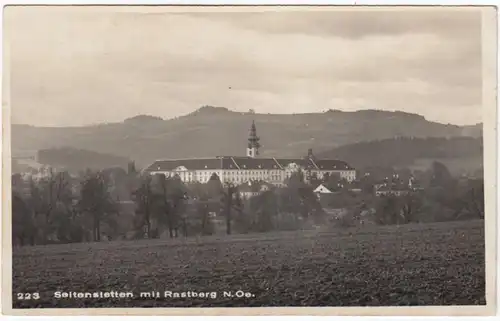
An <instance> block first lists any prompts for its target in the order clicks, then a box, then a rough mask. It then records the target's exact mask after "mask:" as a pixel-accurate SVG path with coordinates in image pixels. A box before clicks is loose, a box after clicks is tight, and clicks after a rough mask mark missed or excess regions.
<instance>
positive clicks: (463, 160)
mask: <svg viewBox="0 0 500 321" xmlns="http://www.w3.org/2000/svg"><path fill="white" fill-rule="evenodd" d="M316 156H317V157H318V158H337V159H342V160H345V161H347V162H349V163H350V164H351V165H352V166H354V167H356V168H367V167H410V168H411V167H421V166H422V167H425V166H426V165H428V163H430V162H431V161H434V160H439V161H441V162H444V163H445V164H447V165H448V166H451V167H452V169H454V170H455V171H457V170H461V171H474V170H477V169H479V168H481V166H482V160H483V140H482V138H481V137H480V138H473V137H453V138H442V137H439V138H436V137H430V138H410V137H401V138H392V139H382V140H372V141H367V142H360V143H356V144H349V145H345V146H341V147H338V148H335V149H332V150H329V151H325V152H322V153H318V154H317V155H316Z"/></svg>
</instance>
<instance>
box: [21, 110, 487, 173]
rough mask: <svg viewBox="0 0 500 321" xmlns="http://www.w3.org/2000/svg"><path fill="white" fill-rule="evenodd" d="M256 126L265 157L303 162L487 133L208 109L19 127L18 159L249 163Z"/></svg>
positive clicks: (367, 118) (387, 115) (419, 121)
mask: <svg viewBox="0 0 500 321" xmlns="http://www.w3.org/2000/svg"><path fill="white" fill-rule="evenodd" d="M252 121H255V123H256V126H257V132H258V135H259V136H260V137H261V143H262V149H261V155H262V156H264V157H266V156H276V157H297V156H302V155H304V154H305V153H307V149H308V148H313V150H315V151H321V150H329V149H331V148H334V147H337V146H341V145H345V144H352V143H356V142H361V141H367V140H373V139H387V138H392V137H395V136H414V137H429V136H431V137H452V136H478V135H481V125H474V126H457V125H450V124H441V123H435V122H431V121H428V120H426V119H425V118H424V117H422V116H420V115H416V114H409V113H404V112H388V111H377V110H364V111H356V112H343V111H337V110H330V111H327V112H323V113H309V114H255V113H253V112H245V113H241V112H234V111H231V110H228V109H227V108H221V107H202V108H200V109H198V110H197V111H195V112H193V113H190V114H187V115H186V116H182V117H177V118H174V119H169V120H164V119H161V118H159V117H153V116H145V115H139V116H136V117H133V118H129V119H127V120H125V121H123V122H119V123H107V124H100V125H92V126H83V127H51V128H46V127H34V126H28V125H13V126H12V151H13V155H14V156H15V155H16V153H24V152H26V151H38V150H40V149H51V148H61V147H72V148H75V149H84V150H89V151H94V152H98V153H106V154H112V155H117V156H120V157H125V158H129V159H133V160H136V161H137V162H138V164H139V165H140V166H146V165H149V164H150V163H151V162H153V161H154V160H156V159H161V158H184V157H206V156H217V155H244V154H245V148H246V140H247V137H248V130H249V128H250V124H251V123H252Z"/></svg>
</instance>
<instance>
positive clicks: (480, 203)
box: [459, 179, 485, 219]
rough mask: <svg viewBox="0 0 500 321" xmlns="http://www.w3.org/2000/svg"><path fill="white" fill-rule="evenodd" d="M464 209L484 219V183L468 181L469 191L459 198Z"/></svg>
mask: <svg viewBox="0 0 500 321" xmlns="http://www.w3.org/2000/svg"><path fill="white" fill-rule="evenodd" d="M459 202H460V203H461V206H462V208H463V209H465V210H466V211H468V212H469V213H471V214H472V215H474V216H475V217H477V218H481V219H483V218H484V203H485V201H484V181H483V180H482V179H474V180H470V181H468V184H467V190H466V191H465V192H464V193H463V194H462V195H461V197H459Z"/></svg>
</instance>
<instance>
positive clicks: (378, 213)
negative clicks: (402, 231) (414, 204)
mask: <svg viewBox="0 0 500 321" xmlns="http://www.w3.org/2000/svg"><path fill="white" fill-rule="evenodd" d="M399 218H400V207H399V204H398V201H397V197H396V196H383V197H380V199H379V201H378V202H377V204H376V207H375V222H376V223H377V224H379V225H392V224H397V223H398V220H399Z"/></svg>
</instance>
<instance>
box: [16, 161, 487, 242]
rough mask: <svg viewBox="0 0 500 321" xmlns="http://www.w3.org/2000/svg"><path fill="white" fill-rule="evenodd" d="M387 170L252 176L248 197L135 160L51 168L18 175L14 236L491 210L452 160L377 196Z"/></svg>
mask: <svg viewBox="0 0 500 321" xmlns="http://www.w3.org/2000/svg"><path fill="white" fill-rule="evenodd" d="M384 174H386V173H378V174H377V173H370V175H361V176H360V178H359V180H358V181H356V182H355V184H356V185H357V186H361V188H360V189H358V190H357V191H356V192H353V190H352V189H351V188H350V186H351V183H349V182H346V181H345V180H342V179H340V178H339V177H338V176H335V175H331V176H326V177H324V178H322V179H318V178H317V177H316V178H314V177H313V179H311V178H309V179H306V175H307V173H304V172H301V171H299V172H297V173H295V174H293V175H292V176H291V177H290V178H288V179H287V181H286V182H285V183H286V184H285V186H284V187H272V186H271V187H269V186H270V185H268V184H263V182H258V181H254V182H249V184H251V185H252V187H254V191H256V192H255V194H253V195H250V196H249V197H247V196H245V194H243V193H241V188H242V187H241V186H235V185H231V184H222V183H221V181H220V179H219V177H218V176H217V175H216V174H215V173H214V174H213V175H212V177H211V178H210V180H209V181H208V182H207V183H199V182H192V183H184V182H182V181H181V180H180V179H179V178H178V177H175V176H174V177H167V176H165V175H149V174H141V173H139V172H138V171H137V170H136V169H135V166H133V165H129V168H128V171H125V170H123V169H119V168H112V169H105V170H98V171H95V170H87V171H85V172H81V173H80V174H79V175H77V176H71V175H69V174H68V173H67V172H56V171H50V172H49V174H48V175H46V176H45V177H42V178H39V179H33V178H30V179H27V180H26V179H22V177H20V175H19V174H15V175H13V176H12V187H13V188H12V237H13V244H15V245H21V246H22V245H37V244H51V243H78V242H92V241H94V242H99V241H103V240H116V239H144V238H148V239H151V238H158V237H160V236H161V235H164V237H170V238H177V237H189V236H195V235H211V234H215V233H224V234H234V233H253V232H272V231H277V230H298V229H305V228H312V227H314V226H316V227H318V226H320V227H321V226H330V224H333V225H334V226H352V225H354V224H357V222H359V221H362V218H364V219H366V218H367V217H369V219H370V220H371V221H372V222H373V223H374V224H380V225H387V224H406V223H411V222H431V221H443V220H456V219H469V218H483V217H484V187H483V181H482V179H466V180H463V179H459V178H455V177H452V175H451V174H450V173H449V171H448V170H447V168H446V166H444V165H443V164H441V163H438V162H435V163H434V164H433V166H432V168H430V169H429V170H428V171H426V172H424V173H421V175H420V176H419V177H418V178H419V179H420V180H421V181H422V182H423V183H422V186H423V188H422V189H421V190H419V191H413V192H411V193H408V194H405V195H402V196H390V195H389V196H383V197H377V196H376V195H375V194H374V186H375V185H376V184H377V183H380V182H381V181H382V182H384V179H381V177H383V176H384ZM411 174H412V173H406V172H404V171H403V172H401V176H399V174H398V175H395V176H394V175H393V176H392V178H393V177H397V179H399V180H401V177H405V176H404V175H411ZM392 178H391V179H392ZM404 179H406V177H405V178H404ZM385 181H387V180H385ZM319 183H324V184H326V185H329V186H337V187H338V188H337V189H336V190H335V192H334V193H332V194H329V195H326V197H323V196H321V197H318V195H316V194H315V193H314V188H315V187H316V186H317V184H319ZM261 187H266V188H262V189H261ZM331 209H343V210H345V211H344V212H346V213H347V214H346V215H343V216H341V217H334V218H333V223H332V216H331V215H330V214H329V213H328V211H329V210H331ZM367 213H368V214H369V215H368V216H367Z"/></svg>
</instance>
